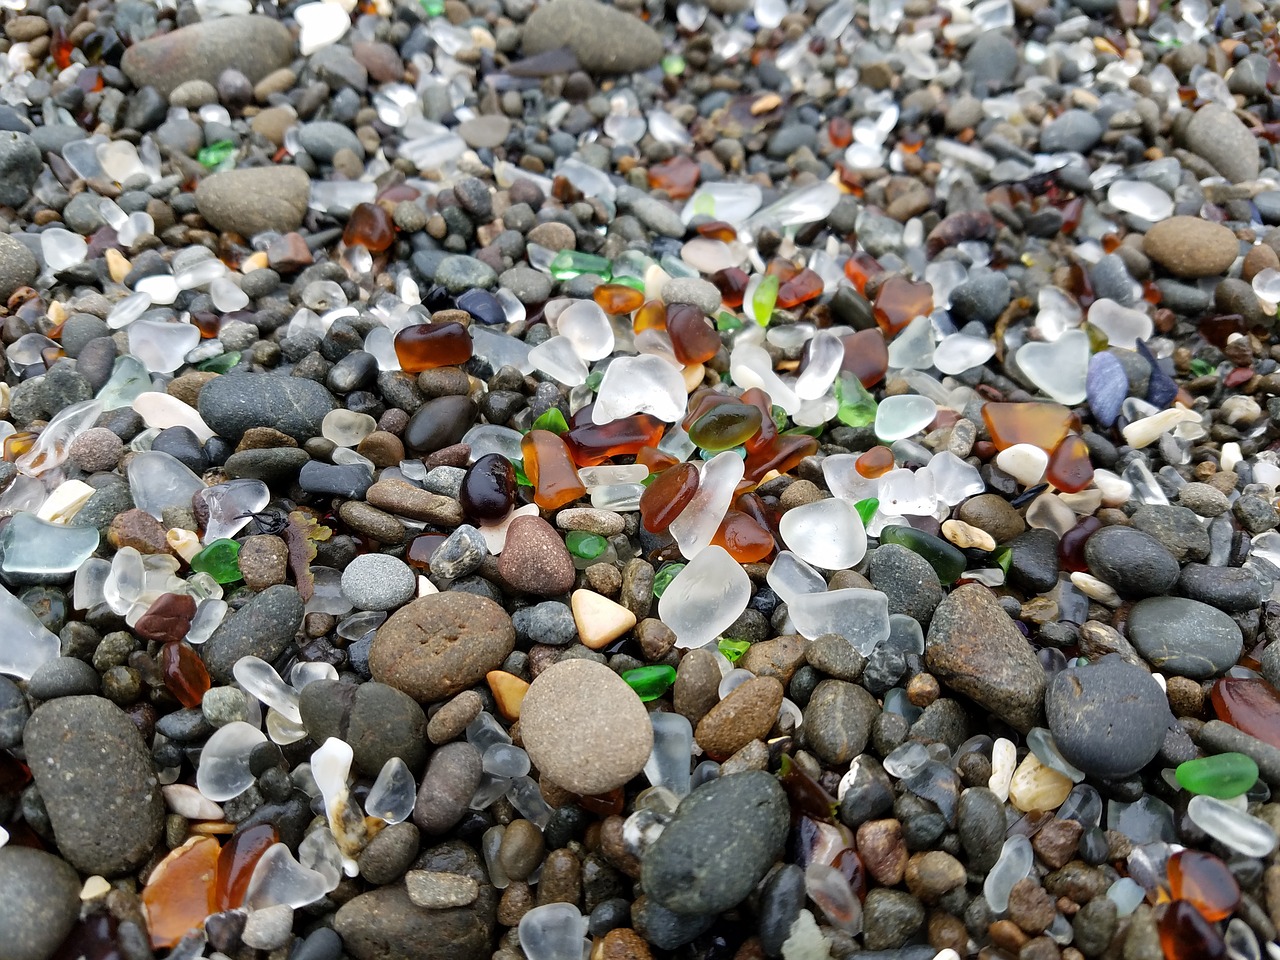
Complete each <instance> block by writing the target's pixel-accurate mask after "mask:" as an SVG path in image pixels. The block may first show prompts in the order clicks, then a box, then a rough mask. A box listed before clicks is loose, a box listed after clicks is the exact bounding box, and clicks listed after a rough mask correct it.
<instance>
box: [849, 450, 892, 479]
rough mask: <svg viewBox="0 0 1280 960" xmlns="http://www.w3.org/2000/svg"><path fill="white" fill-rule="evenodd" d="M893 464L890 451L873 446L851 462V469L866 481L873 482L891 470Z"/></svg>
mask: <svg viewBox="0 0 1280 960" xmlns="http://www.w3.org/2000/svg"><path fill="white" fill-rule="evenodd" d="M893 463H894V460H893V451H892V450H890V449H889V448H888V447H885V446H874V447H872V448H871V449H870V450H868V451H867V452H866V453H863V454H861V455H860V456H859V457H858V459H857V460H855V461H854V462H853V469H855V470H857V471H858V473H859V474H860V475H861V476H864V477H866V478H867V479H868V480H874V479H876V478H877V477H883V476H884V475H885V474H886V473H888V472H889V471H890V470H892V469H893Z"/></svg>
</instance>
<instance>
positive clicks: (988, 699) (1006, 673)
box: [925, 584, 1045, 730]
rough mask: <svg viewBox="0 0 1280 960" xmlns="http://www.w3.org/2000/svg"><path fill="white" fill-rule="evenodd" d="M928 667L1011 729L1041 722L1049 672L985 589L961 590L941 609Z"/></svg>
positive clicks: (928, 642)
mask: <svg viewBox="0 0 1280 960" xmlns="http://www.w3.org/2000/svg"><path fill="white" fill-rule="evenodd" d="M925 663H926V664H927V665H928V667H929V670H930V672H932V673H933V674H934V675H935V676H937V678H938V679H939V680H940V681H941V682H942V683H943V684H944V685H946V686H948V687H950V688H951V689H953V690H955V691H956V692H958V693H962V694H964V695H965V696H967V697H969V698H970V699H972V700H974V701H976V702H977V703H978V704H979V705H980V706H982V707H985V708H986V709H987V710H990V711H991V712H992V713H994V714H995V715H996V716H997V717H999V718H1000V719H1001V720H1004V721H1005V722H1006V723H1008V724H1010V725H1011V726H1014V727H1017V728H1018V729H1019V730H1027V729H1029V728H1030V727H1032V726H1035V724H1036V722H1037V721H1038V719H1039V716H1040V705H1041V702H1042V700H1043V696H1044V684H1045V679H1044V670H1043V668H1042V667H1041V666H1040V662H1039V661H1038V660H1037V659H1036V656H1035V653H1034V651H1033V650H1032V649H1031V646H1030V644H1028V643H1027V641H1026V640H1025V639H1024V638H1023V636H1022V634H1021V633H1019V632H1018V629H1017V628H1016V627H1015V626H1014V625H1013V621H1012V620H1010V619H1009V615H1008V614H1007V613H1005V612H1004V610H1003V609H1002V608H1001V606H1000V604H999V602H998V601H997V600H996V598H995V596H994V595H993V594H992V593H991V591H990V590H988V589H987V588H986V587H983V586H980V585H978V584H966V585H964V586H961V587H957V588H956V589H955V590H953V591H952V592H951V593H950V595H948V596H947V598H946V599H945V600H943V601H942V603H940V604H939V605H938V608H937V609H936V610H935V611H934V614H933V621H932V623H931V624H930V625H929V632H928V635H927V638H926V641H925Z"/></svg>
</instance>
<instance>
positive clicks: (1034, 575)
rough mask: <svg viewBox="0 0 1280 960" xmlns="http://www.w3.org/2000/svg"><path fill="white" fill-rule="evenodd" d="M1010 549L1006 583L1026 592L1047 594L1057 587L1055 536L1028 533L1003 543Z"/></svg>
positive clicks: (1034, 531) (1045, 533) (1039, 531)
mask: <svg viewBox="0 0 1280 960" xmlns="http://www.w3.org/2000/svg"><path fill="white" fill-rule="evenodd" d="M1005 546H1007V547H1008V548H1009V550H1010V560H1009V582H1010V583H1012V584H1013V585H1014V586H1015V587H1017V588H1018V589H1019V590H1022V591H1024V592H1026V593H1047V592H1048V591H1050V590H1052V589H1053V588H1054V587H1056V586H1057V585H1058V535H1057V534H1056V533H1054V532H1053V531H1052V530H1039V529H1036V530H1028V531H1026V532H1025V533H1022V534H1019V535H1018V536H1016V537H1014V538H1013V539H1012V540H1010V541H1009V542H1008V543H1007V544H1005Z"/></svg>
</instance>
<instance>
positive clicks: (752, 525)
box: [711, 510, 775, 563]
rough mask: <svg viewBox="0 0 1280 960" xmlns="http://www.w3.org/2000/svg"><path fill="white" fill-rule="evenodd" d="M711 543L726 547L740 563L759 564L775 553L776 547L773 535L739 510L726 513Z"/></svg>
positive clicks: (730, 554)
mask: <svg viewBox="0 0 1280 960" xmlns="http://www.w3.org/2000/svg"><path fill="white" fill-rule="evenodd" d="M711 542H712V543H713V544H714V545H715V546H718V547H724V548H725V550H727V551H728V552H729V556H731V557H733V559H735V560H737V561H738V562H739V563H758V562H759V561H761V560H763V559H765V558H766V557H767V556H769V554H771V553H773V550H774V546H775V544H774V540H773V534H772V533H770V532H769V530H768V529H767V528H765V527H762V526H761V525H760V524H759V523H758V522H757V521H756V520H755V518H753V517H750V516H748V515H747V514H745V513H742V512H741V511H739V510H727V511H725V515H724V519H723V520H721V521H720V526H719V528H718V529H717V530H716V532H715V536H713V537H712V538H711Z"/></svg>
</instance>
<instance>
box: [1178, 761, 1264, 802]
mask: <svg viewBox="0 0 1280 960" xmlns="http://www.w3.org/2000/svg"><path fill="white" fill-rule="evenodd" d="M1174 776H1175V777H1176V778H1177V780H1178V785H1179V786H1181V787H1182V788H1183V789H1184V790H1187V791H1189V792H1191V793H1196V794H1203V795H1204V796H1208V797H1217V798H1218V799H1220V800H1230V799H1231V798H1233V797H1238V796H1240V795H1241V794H1243V793H1245V792H1246V791H1247V790H1248V789H1249V788H1250V787H1252V786H1253V785H1254V784H1255V783H1256V782H1257V780H1258V765H1257V764H1256V763H1254V762H1253V760H1252V759H1251V758H1249V757H1246V756H1245V755H1244V754H1243V753H1219V754H1216V755H1214V756H1209V757H1201V758H1200V759H1198V760H1187V761H1185V762H1184V763H1180V764H1178V767H1177V769H1176V770H1174Z"/></svg>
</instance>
